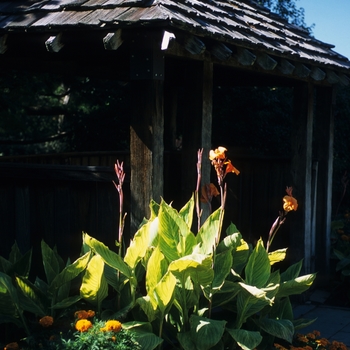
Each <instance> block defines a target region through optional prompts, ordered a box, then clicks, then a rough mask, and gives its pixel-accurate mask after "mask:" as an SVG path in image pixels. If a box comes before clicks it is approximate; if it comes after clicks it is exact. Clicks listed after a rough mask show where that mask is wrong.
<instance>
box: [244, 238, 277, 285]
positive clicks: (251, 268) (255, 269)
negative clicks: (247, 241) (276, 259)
mask: <svg viewBox="0 0 350 350" xmlns="http://www.w3.org/2000/svg"><path fill="white" fill-rule="evenodd" d="M270 271H271V267H270V261H269V257H268V254H267V252H266V250H265V248H264V245H263V241H262V240H261V239H259V241H258V242H257V244H256V246H255V248H254V250H253V252H252V254H251V255H250V257H249V259H248V262H247V266H246V268H245V282H246V284H249V285H251V286H256V287H257V288H261V287H264V286H265V285H266V282H267V280H268V279H269V277H270Z"/></svg>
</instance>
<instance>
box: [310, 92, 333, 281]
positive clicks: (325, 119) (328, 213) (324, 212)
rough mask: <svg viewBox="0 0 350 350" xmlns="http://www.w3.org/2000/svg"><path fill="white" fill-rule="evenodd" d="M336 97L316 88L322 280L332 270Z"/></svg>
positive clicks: (318, 263) (318, 242) (318, 246)
mask: <svg viewBox="0 0 350 350" xmlns="http://www.w3.org/2000/svg"><path fill="white" fill-rule="evenodd" d="M334 96H335V89H334V88H332V87H317V88H316V102H315V105H316V109H315V112H316V115H315V126H314V135H315V136H314V158H315V160H316V161H317V162H318V169H319V170H318V181H317V202H316V203H317V210H316V218H315V221H316V232H317V235H316V237H315V244H316V251H317V255H316V261H315V265H316V266H315V269H316V271H319V272H318V275H319V277H318V280H319V281H320V283H321V282H322V283H327V282H328V281H329V278H330V277H331V276H330V275H329V273H330V265H329V264H330V252H331V247H330V244H331V237H330V235H331V221H332V178H333V142H334V114H333V108H334Z"/></svg>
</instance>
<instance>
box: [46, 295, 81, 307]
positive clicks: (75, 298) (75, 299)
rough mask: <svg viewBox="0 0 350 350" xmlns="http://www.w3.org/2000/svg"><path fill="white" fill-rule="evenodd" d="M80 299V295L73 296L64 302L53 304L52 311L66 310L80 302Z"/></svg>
mask: <svg viewBox="0 0 350 350" xmlns="http://www.w3.org/2000/svg"><path fill="white" fill-rule="evenodd" d="M81 299H82V297H81V296H80V295H74V296H71V297H68V298H66V299H64V300H61V301H59V302H58V303H56V304H54V305H53V306H52V308H53V309H66V308H68V307H70V306H71V305H74V304H76V303H77V302H78V301H80V300H81Z"/></svg>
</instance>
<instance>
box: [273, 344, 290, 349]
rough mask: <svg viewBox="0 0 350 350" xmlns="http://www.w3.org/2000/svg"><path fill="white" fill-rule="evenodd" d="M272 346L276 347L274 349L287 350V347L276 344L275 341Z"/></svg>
mask: <svg viewBox="0 0 350 350" xmlns="http://www.w3.org/2000/svg"><path fill="white" fill-rule="evenodd" d="M273 346H274V347H275V348H276V349H279V350H288V349H287V348H285V347H284V346H282V345H280V344H278V343H275V344H273Z"/></svg>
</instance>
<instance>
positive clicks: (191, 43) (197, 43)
mask: <svg viewBox="0 0 350 350" xmlns="http://www.w3.org/2000/svg"><path fill="white" fill-rule="evenodd" d="M184 47H185V49H186V50H187V51H188V52H189V53H191V54H193V55H200V54H202V53H204V51H205V49H206V47H205V44H204V43H203V41H201V40H200V39H198V38H197V37H195V36H193V35H190V36H188V37H187V38H186V39H185V42H184Z"/></svg>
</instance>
